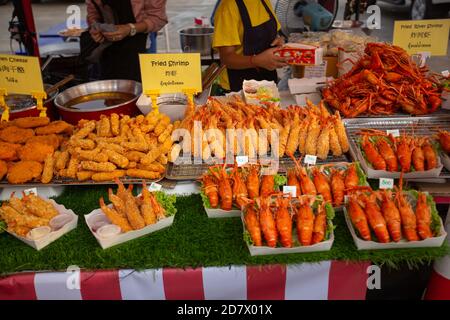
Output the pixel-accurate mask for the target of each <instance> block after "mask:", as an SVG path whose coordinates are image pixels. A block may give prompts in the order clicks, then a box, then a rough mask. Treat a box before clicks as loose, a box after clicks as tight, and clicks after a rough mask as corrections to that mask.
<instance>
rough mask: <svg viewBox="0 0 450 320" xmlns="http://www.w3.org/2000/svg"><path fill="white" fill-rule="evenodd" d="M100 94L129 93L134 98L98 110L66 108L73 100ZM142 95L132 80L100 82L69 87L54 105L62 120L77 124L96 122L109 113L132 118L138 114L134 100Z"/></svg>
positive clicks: (139, 87) (140, 86)
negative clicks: (85, 120) (84, 121)
mask: <svg viewBox="0 0 450 320" xmlns="http://www.w3.org/2000/svg"><path fill="white" fill-rule="evenodd" d="M102 92H108V93H109V92H121V93H130V94H132V95H133V96H134V98H132V99H130V100H129V101H126V102H124V103H121V104H117V105H112V106H107V107H102V108H98V109H74V108H69V107H66V105H67V104H68V102H70V101H72V100H73V99H76V98H79V97H83V96H88V95H91V94H96V93H102ZM141 93H142V85H141V84H140V83H139V82H136V81H133V80H102V81H94V82H88V83H84V84H81V85H78V86H75V87H71V88H69V89H67V90H66V91H64V92H62V93H60V94H59V95H58V96H57V97H56V99H55V105H56V107H57V108H58V112H59V114H60V115H61V117H62V118H63V120H65V121H67V122H69V123H72V124H77V123H78V121H79V120H81V119H88V120H98V119H99V118H100V115H102V114H105V115H110V114H111V113H117V114H124V115H130V116H134V115H136V114H139V113H140V112H139V109H138V108H137V107H136V100H137V99H138V98H139V96H140V95H141Z"/></svg>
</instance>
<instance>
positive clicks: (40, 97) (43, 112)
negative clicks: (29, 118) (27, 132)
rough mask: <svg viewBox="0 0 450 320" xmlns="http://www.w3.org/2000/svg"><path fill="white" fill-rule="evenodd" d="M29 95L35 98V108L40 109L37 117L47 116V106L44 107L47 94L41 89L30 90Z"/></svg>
mask: <svg viewBox="0 0 450 320" xmlns="http://www.w3.org/2000/svg"><path fill="white" fill-rule="evenodd" d="M31 96H32V97H33V98H35V99H36V108H37V109H38V110H39V111H40V113H39V117H46V116H47V108H45V107H44V99H45V98H47V94H46V93H45V92H43V91H32V92H31Z"/></svg>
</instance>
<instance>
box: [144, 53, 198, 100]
mask: <svg viewBox="0 0 450 320" xmlns="http://www.w3.org/2000/svg"><path fill="white" fill-rule="evenodd" d="M139 60H140V65H141V77H142V86H143V91H144V92H145V93H148V92H157V94H163V93H178V92H186V91H189V92H192V93H197V92H201V91H202V82H201V63H200V54H199V53H175V54H140V55H139Z"/></svg>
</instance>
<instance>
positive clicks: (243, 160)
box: [236, 156, 248, 167]
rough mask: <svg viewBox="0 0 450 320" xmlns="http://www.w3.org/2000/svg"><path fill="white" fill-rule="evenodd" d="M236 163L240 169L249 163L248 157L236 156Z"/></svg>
mask: <svg viewBox="0 0 450 320" xmlns="http://www.w3.org/2000/svg"><path fill="white" fill-rule="evenodd" d="M236 163H237V165H238V167H242V166H243V165H245V164H247V163H248V156H236Z"/></svg>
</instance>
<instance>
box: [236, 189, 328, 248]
mask: <svg viewBox="0 0 450 320" xmlns="http://www.w3.org/2000/svg"><path fill="white" fill-rule="evenodd" d="M315 201H316V197H311V196H303V197H300V198H299V199H292V198H290V197H285V195H283V194H279V195H272V196H266V197H260V198H257V199H255V200H254V201H250V202H249V204H248V206H247V207H246V208H245V210H244V222H245V227H246V229H247V231H248V233H249V234H250V237H251V239H252V243H253V245H254V246H263V245H266V246H268V247H271V248H275V247H277V246H279V244H281V246H282V247H285V248H291V247H293V246H298V245H301V246H310V245H314V244H317V243H320V242H322V241H326V240H327V239H328V234H327V230H328V228H329V227H330V226H331V228H332V221H331V220H332V217H329V216H328V215H327V210H333V209H332V208H331V207H328V208H326V206H329V205H326V204H325V203H323V202H321V203H319V204H318V205H317V206H315V208H313V207H314V206H313V204H314V202H315ZM293 230H295V234H296V235H297V239H295V238H294V237H293Z"/></svg>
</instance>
